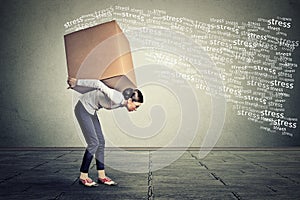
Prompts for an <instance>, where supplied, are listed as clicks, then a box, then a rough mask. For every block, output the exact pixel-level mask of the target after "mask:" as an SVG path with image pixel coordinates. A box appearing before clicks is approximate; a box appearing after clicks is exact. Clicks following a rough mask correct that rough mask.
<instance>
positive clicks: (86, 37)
mask: <svg viewBox="0 0 300 200" xmlns="http://www.w3.org/2000/svg"><path fill="white" fill-rule="evenodd" d="M64 40H65V50H66V56H67V70H68V76H69V77H75V78H77V79H99V80H102V81H103V82H104V83H105V84H106V85H108V86H109V87H111V88H114V89H116V90H118V91H123V90H124V89H125V88H128V87H131V88H136V78H135V73H134V68H133V62H132V57H131V52H130V46H129V42H128V39H127V38H126V36H125V34H124V33H123V32H122V30H121V29H120V27H119V26H118V24H117V22H116V21H111V22H107V23H103V24H100V25H97V26H94V27H90V28H87V29H84V30H80V31H76V32H73V33H70V34H67V35H65V36H64Z"/></svg>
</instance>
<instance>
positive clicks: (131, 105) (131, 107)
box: [126, 98, 142, 112]
mask: <svg viewBox="0 0 300 200" xmlns="http://www.w3.org/2000/svg"><path fill="white" fill-rule="evenodd" d="M141 105H142V103H140V102H135V101H132V99H131V98H129V99H128V101H127V106H126V107H127V110H128V112H132V111H136V109H138V107H140V106H141Z"/></svg>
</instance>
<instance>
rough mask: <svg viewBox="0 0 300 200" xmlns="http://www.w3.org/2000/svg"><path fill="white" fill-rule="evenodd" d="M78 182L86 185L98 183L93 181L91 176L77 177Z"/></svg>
mask: <svg viewBox="0 0 300 200" xmlns="http://www.w3.org/2000/svg"><path fill="white" fill-rule="evenodd" d="M79 184H81V185H84V186H87V187H96V186H98V184H97V183H96V182H94V181H93V180H92V179H91V178H85V179H81V178H79Z"/></svg>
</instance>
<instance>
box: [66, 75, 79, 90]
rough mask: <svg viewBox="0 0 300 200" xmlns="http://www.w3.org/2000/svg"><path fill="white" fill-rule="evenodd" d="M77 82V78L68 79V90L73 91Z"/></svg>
mask: <svg viewBox="0 0 300 200" xmlns="http://www.w3.org/2000/svg"><path fill="white" fill-rule="evenodd" d="M76 82H77V79H76V78H72V77H68V80H67V83H68V85H69V87H68V89H70V88H71V89H73V88H74V87H75V86H76Z"/></svg>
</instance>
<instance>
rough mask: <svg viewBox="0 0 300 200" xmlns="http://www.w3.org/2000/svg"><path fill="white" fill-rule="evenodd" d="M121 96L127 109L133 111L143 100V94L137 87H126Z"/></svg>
mask: <svg viewBox="0 0 300 200" xmlns="http://www.w3.org/2000/svg"><path fill="white" fill-rule="evenodd" d="M123 96H124V98H125V100H127V105H126V107H127V110H128V111H129V112H131V111H135V110H136V109H137V108H138V107H140V106H141V104H142V103H143V102H144V97H143V94H142V92H141V91H140V90H138V89H132V88H127V89H125V90H124V91H123Z"/></svg>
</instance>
